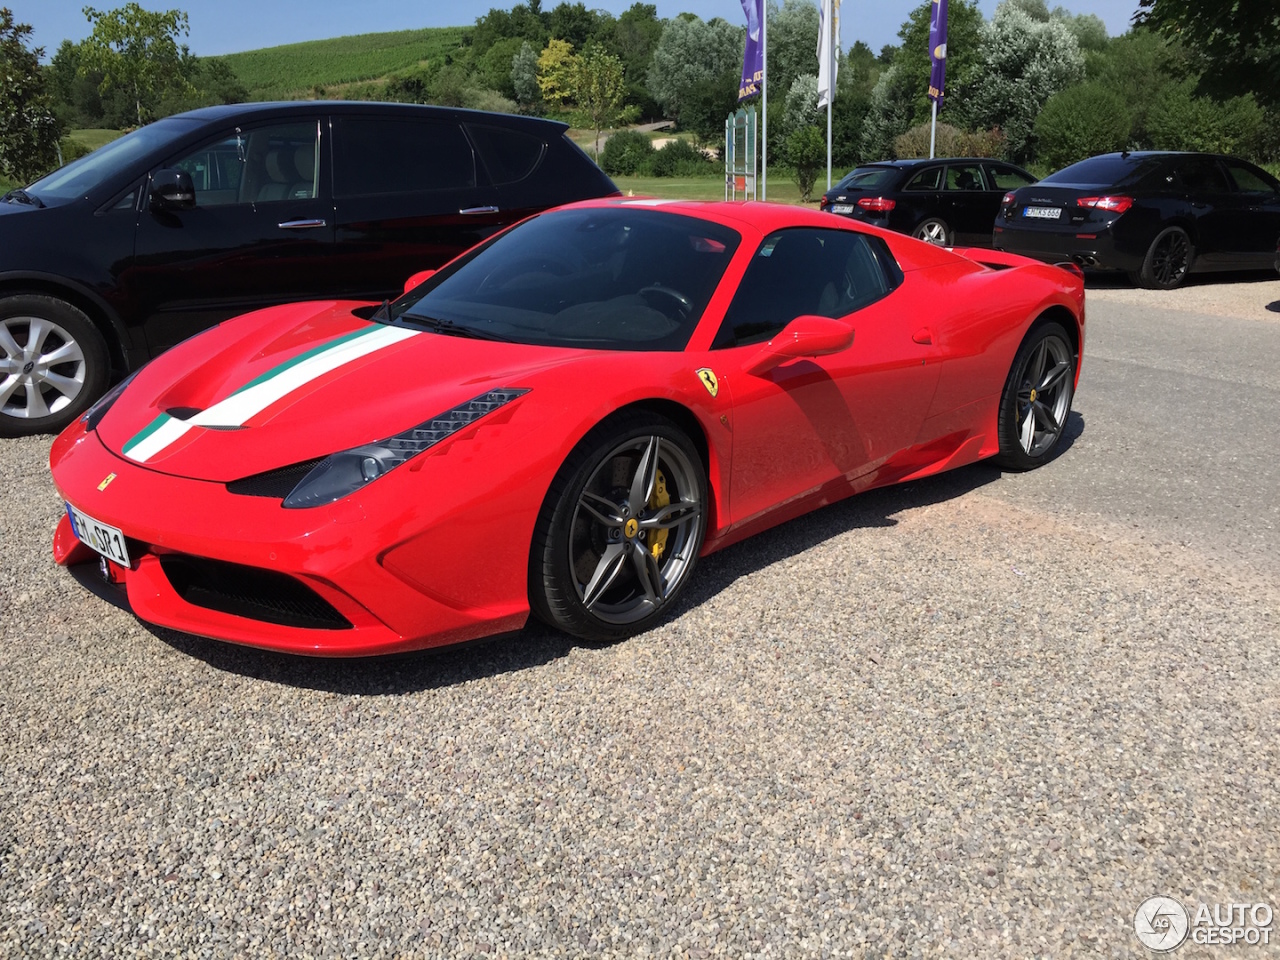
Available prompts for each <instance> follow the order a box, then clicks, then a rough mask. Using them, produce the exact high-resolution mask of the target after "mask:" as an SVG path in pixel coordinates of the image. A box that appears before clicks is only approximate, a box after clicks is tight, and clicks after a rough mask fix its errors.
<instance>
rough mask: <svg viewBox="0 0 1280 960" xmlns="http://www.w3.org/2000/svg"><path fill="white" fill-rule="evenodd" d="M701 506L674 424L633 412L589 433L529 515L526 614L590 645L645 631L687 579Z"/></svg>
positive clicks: (684, 439) (689, 456)
mask: <svg viewBox="0 0 1280 960" xmlns="http://www.w3.org/2000/svg"><path fill="white" fill-rule="evenodd" d="M632 499H639V500H640V501H641V505H640V506H639V507H638V508H633V507H632V505H631V501H632ZM706 503H707V475H706V469H705V467H704V466H703V463H702V457H701V456H700V455H699V453H698V450H697V448H696V447H695V446H694V444H693V443H692V442H691V441H690V439H689V438H688V436H686V435H685V433H684V432H683V431H682V430H681V429H680V428H679V427H678V426H676V424H674V423H672V422H671V421H670V420H668V419H666V418H665V417H661V416H658V415H657V414H652V413H647V412H638V411H637V412H628V413H622V414H619V415H617V416H615V417H611V418H610V419H608V420H606V421H604V422H603V423H601V424H599V425H598V426H597V427H595V429H593V430H592V431H591V432H590V433H588V434H587V435H586V437H584V438H583V439H582V442H581V443H579V444H578V445H577V446H576V447H575V448H574V450H573V452H572V453H571V454H570V455H569V458H568V459H567V460H566V461H565V463H564V465H563V466H562V467H561V468H560V472H559V473H558V474H557V475H556V479H555V481H554V482H553V483H552V485H551V489H550V490H549V491H548V492H547V496H546V500H545V501H544V502H543V505H542V510H541V511H540V512H539V514H538V522H537V526H536V527H535V529H534V536H533V548H532V550H531V553H530V557H529V601H530V605H531V606H532V608H533V612H534V613H535V614H536V615H537V616H538V617H539V618H540V619H542V620H544V621H545V622H546V623H548V624H550V625H551V626H553V627H557V628H559V629H561V630H563V631H564V632H565V633H568V634H571V635H573V636H575V637H579V638H581V639H583V640H587V641H590V642H593V643H612V642H614V641H616V640H621V639H623V638H625V637H628V636H631V635H633V634H636V633H640V632H641V631H643V630H647V629H648V628H649V627H651V626H652V625H654V624H655V623H657V622H658V621H659V620H660V619H662V617H663V616H665V615H666V614H667V612H668V611H669V610H670V609H671V608H672V606H673V605H674V604H675V602H676V600H677V598H678V597H679V595H680V593H681V592H682V591H683V590H684V587H685V585H686V584H687V583H688V582H689V579H690V577H691V576H692V575H693V571H694V568H695V567H696V566H697V562H698V554H699V552H700V551H701V550H702V540H703V536H704V534H705V532H706V525H707V518H706ZM659 538H660V539H659Z"/></svg>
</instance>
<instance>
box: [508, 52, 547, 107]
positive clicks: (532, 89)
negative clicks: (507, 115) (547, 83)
mask: <svg viewBox="0 0 1280 960" xmlns="http://www.w3.org/2000/svg"><path fill="white" fill-rule="evenodd" d="M511 86H512V88H513V89H514V90H515V93H516V103H518V104H520V106H521V108H522V109H524V110H526V111H532V110H534V109H535V108H536V107H537V106H538V105H539V104H540V103H542V88H541V87H539V86H538V54H537V52H536V51H535V50H534V49H533V45H532V44H530V43H529V41H528V40H525V41H523V42H522V43H521V44H520V51H519V52H518V53H517V54H516V55H515V56H514V57H512V58H511Z"/></svg>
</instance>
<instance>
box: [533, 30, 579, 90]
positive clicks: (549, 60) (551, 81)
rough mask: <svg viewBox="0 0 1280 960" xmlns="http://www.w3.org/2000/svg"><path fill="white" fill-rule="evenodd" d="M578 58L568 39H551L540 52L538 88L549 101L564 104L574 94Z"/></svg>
mask: <svg viewBox="0 0 1280 960" xmlns="http://www.w3.org/2000/svg"><path fill="white" fill-rule="evenodd" d="M576 60H577V57H575V56H574V53H573V44H571V43H570V42H569V41H568V40H549V41H547V45H546V47H545V48H544V49H543V51H542V53H540V54H538V89H539V90H540V91H542V99H543V100H545V101H547V103H555V104H560V105H564V104H565V103H567V102H568V101H569V99H570V98H571V97H572V96H573V75H574V72H575V70H576V69H577V67H576V62H575V61H576Z"/></svg>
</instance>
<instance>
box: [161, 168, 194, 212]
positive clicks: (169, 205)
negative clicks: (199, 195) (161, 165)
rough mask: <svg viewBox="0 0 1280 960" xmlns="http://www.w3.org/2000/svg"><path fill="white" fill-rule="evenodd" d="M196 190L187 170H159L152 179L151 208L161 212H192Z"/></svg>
mask: <svg viewBox="0 0 1280 960" xmlns="http://www.w3.org/2000/svg"><path fill="white" fill-rule="evenodd" d="M195 205H196V188H195V184H193V183H192V182H191V174H189V173H187V171H185V170H172V169H164V170H157V171H156V172H155V176H153V177H152V178H151V206H152V207H155V208H157V209H160V210H190V209H191V208H192V207H194V206H195Z"/></svg>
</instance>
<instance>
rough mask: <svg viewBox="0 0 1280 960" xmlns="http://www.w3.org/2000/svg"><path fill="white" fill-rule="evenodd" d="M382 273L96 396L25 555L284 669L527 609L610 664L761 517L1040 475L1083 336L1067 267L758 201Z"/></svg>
mask: <svg viewBox="0 0 1280 960" xmlns="http://www.w3.org/2000/svg"><path fill="white" fill-rule="evenodd" d="M413 279H414V281H416V285H410V287H409V289H408V290H407V292H406V293H405V294H404V296H402V297H401V298H400V299H398V300H395V301H394V302H391V303H384V304H381V305H377V304H367V303H354V302H332V301H330V302H321V303H298V304H292V305H289V306H283V307H274V308H271V309H267V310H261V311H258V312H256V313H251V314H247V315H245V316H242V317H239V318H237V319H234V320H230V321H227V322H226V323H223V324H222V325H220V326H218V327H215V328H213V329H211V330H208V331H206V332H204V333H202V334H200V335H198V336H196V337H193V338H192V339H190V340H187V341H186V342H185V343H182V344H180V345H178V346H177V347H174V348H173V349H171V350H170V351H168V352H167V353H165V354H163V355H162V356H160V357H159V358H157V359H156V360H154V361H152V362H151V363H150V364H148V365H147V366H145V367H144V368H142V369H141V370H140V371H138V373H136V374H135V375H134V376H133V377H131V378H130V379H129V380H127V381H125V382H124V383H121V384H120V385H119V386H117V387H116V388H115V389H114V390H113V391H111V392H110V393H109V394H108V395H107V396H105V397H103V399H102V400H101V401H99V402H98V403H97V404H96V405H95V406H94V407H92V408H91V409H90V410H89V411H88V412H87V413H86V414H84V416H82V417H81V418H80V419H79V420H77V421H76V422H75V423H73V424H72V425H71V426H70V427H69V428H68V429H67V430H66V431H65V432H64V433H63V434H62V435H61V436H59V437H58V438H57V440H56V441H55V442H54V445H53V449H52V451H51V454H50V462H51V465H52V468H53V476H54V480H55V482H56V484H57V486H58V489H59V491H60V492H61V494H62V496H63V498H64V499H65V500H66V505H67V511H66V516H65V517H64V518H63V519H62V521H61V522H60V523H59V525H58V529H57V532H56V534H55V536H54V544H53V547H54V557H55V559H56V560H57V562H58V563H60V564H64V565H69V566H74V565H81V564H87V563H93V564H95V565H96V566H97V567H98V568H99V570H98V571H97V572H95V573H94V576H95V577H97V576H99V575H101V577H102V578H104V579H105V581H106V582H107V584H110V585H111V586H110V587H109V588H106V589H110V590H113V591H115V592H116V594H117V595H118V596H119V597H120V599H121V600H122V601H126V602H127V604H128V606H129V608H130V609H132V610H133V611H134V613H135V614H136V615H137V616H138V617H140V618H142V619H143V620H146V621H149V622H151V623H154V624H159V625H162V626H165V627H171V628H174V629H177V630H181V631H186V632H188V633H193V634H199V635H202V636H205V637H213V638H216V639H220V640H226V641H231V642H233V643H241V644H249V645H251V646H255V647H265V648H270V649H273V650H283V651H290V652H294V653H302V654H312V655H319V656H359V655H365V654H380V653H390V652H394V651H403V650H411V649H416V648H422V647H432V646H439V645H443V644H451V643H458V642H460V641H465V640H471V639H474V638H478V637H483V636H490V635H494V634H499V633H505V632H510V631H514V630H518V629H520V628H521V627H522V626H523V625H524V624H525V622H526V620H527V619H528V617H529V614H530V612H532V613H534V614H535V615H537V616H538V617H539V618H541V619H542V620H545V621H546V622H547V623H549V624H552V625H554V626H555V627H558V628H560V629H562V630H564V631H567V632H568V633H570V634H573V635H575V636H578V637H581V638H584V639H588V640H592V641H609V640H615V639H619V638H621V637H625V636H627V635H629V634H632V633H635V632H637V631H640V630H644V629H646V628H648V627H650V626H652V625H654V624H655V623H656V622H658V621H659V620H660V619H661V618H662V617H663V616H664V615H665V614H667V613H668V612H669V611H670V610H671V608H672V606H673V604H675V603H676V602H677V600H678V598H679V596H680V593H681V590H682V589H683V588H684V587H685V586H686V585H687V584H688V583H689V580H690V578H691V577H692V576H693V572H694V568H695V567H696V566H697V563H698V558H699V557H701V556H703V555H705V554H708V553H710V552H712V551H714V550H718V549H720V548H721V547H724V546H726V545H727V544H730V543H734V542H736V541H738V540H741V539H742V538H744V537H747V536H749V535H751V534H754V533H757V532H759V531H761V530H763V529H765V528H767V527H770V526H772V525H774V524H777V523H780V522H782V521H784V520H787V519H789V518H792V517H795V516H797V515H799V514H801V513H804V512H806V511H809V510H812V509H814V508H816V507H819V506H822V505H824V504H828V503H831V502H832V501H835V500H838V499H840V498H842V497H846V496H849V495H850V494H853V493H857V492H859V491H862V490H867V489H869V488H871V487H877V486H883V485H885V484H890V483H898V482H901V481H904V480H911V479H914V478H917V477H923V476H927V475H929V474H933V473H937V472H939V471H941V470H948V469H951V468H952V467H958V466H961V465H964V464H968V463H972V462H974V461H976V460H980V459H982V458H984V457H996V458H997V459H998V462H999V463H1001V464H1002V465H1003V466H1006V467H1008V468H1011V469H1015V470H1021V469H1028V468H1031V467H1036V466H1039V465H1040V464H1042V463H1044V462H1045V461H1047V460H1048V459H1049V458H1051V457H1052V456H1053V455H1054V453H1055V450H1056V449H1057V447H1058V445H1059V441H1060V439H1061V437H1062V432H1063V428H1064V426H1065V425H1066V422H1067V416H1068V413H1069V412H1070V409H1071V401H1072V397H1073V394H1074V391H1075V386H1076V383H1077V378H1078V375H1079V372H1080V356H1081V352H1082V349H1083V340H1084V289H1083V284H1082V282H1081V277H1080V275H1079V272H1078V271H1075V272H1072V271H1069V270H1067V269H1063V268H1060V267H1056V266H1051V265H1048V264H1043V263H1038V262H1035V261H1032V260H1027V259H1023V258H1021V257H1018V256H1014V255H1011V254H1004V253H998V252H991V251H956V250H946V249H940V248H938V247H934V246H930V245H928V244H925V243H921V242H919V241H917V240H913V239H910V238H908V237H904V236H901V235H899V234H896V233H889V232H886V231H883V230H879V229H876V228H874V227H870V226H866V225H863V224H860V223H858V222H856V221H852V220H847V219H844V218H837V217H832V216H830V215H829V214H824V213H819V212H817V211H812V210H805V209H802V208H797V207H791V206H784V205H779V204H764V203H745V204H742V203H738V204H727V203H690V202H662V201H654V200H625V199H623V200H600V201H588V202H585V203H582V204H576V205H573V206H569V207H563V208H560V209H558V210H555V211H552V212H548V213H544V214H541V215H539V216H536V217H533V218H532V219H529V220H526V221H524V222H523V223H520V224H518V225H516V226H515V227H513V228H511V229H510V230H508V231H507V232H505V233H503V234H500V235H498V236H496V237H494V238H491V239H490V240H488V241H485V242H484V243H482V244H481V245H479V246H477V247H475V248H473V249H472V250H470V251H468V252H467V253H465V254H463V255H461V256H460V257H458V258H457V259H455V260H453V261H452V262H450V263H449V264H448V265H446V266H445V267H443V268H441V269H440V270H439V271H436V272H434V273H428V274H421V275H418V276H417V277H415V278H413ZM89 569H92V568H89Z"/></svg>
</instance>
